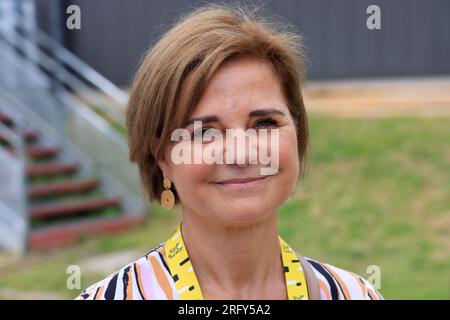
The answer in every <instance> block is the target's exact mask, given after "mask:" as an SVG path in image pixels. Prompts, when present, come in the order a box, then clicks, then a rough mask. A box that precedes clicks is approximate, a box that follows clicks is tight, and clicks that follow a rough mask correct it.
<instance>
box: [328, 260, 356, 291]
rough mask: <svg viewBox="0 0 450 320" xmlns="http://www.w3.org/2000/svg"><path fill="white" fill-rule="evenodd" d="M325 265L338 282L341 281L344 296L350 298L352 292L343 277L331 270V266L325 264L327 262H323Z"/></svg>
mask: <svg viewBox="0 0 450 320" xmlns="http://www.w3.org/2000/svg"><path fill="white" fill-rule="evenodd" d="M323 266H324V267H325V269H327V270H328V271H329V272H330V273H331V274H332V275H333V276H334V278H335V279H336V280H337V282H338V283H339V285H340V286H341V288H342V291H344V297H345V299H350V292H349V291H348V288H347V286H346V285H345V283H344V281H343V280H342V279H341V277H339V276H338V274H337V273H335V272H333V271H332V270H331V267H330V268H328V267H327V266H326V265H325V263H324V264H323Z"/></svg>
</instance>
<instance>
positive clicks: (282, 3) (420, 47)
mask: <svg viewBox="0 0 450 320" xmlns="http://www.w3.org/2000/svg"><path fill="white" fill-rule="evenodd" d="M53 1H56V0H53ZM61 1H63V2H62V4H63V5H61V8H59V9H56V10H59V12H60V14H61V17H62V19H61V22H60V25H61V28H63V30H65V32H64V33H63V41H64V42H65V44H66V45H67V46H68V47H69V48H70V49H71V50H72V51H74V52H75V53H76V54H78V55H79V56H80V57H81V58H82V59H83V60H85V61H86V62H88V64H90V65H91V66H93V67H94V68H96V69H97V70H99V71H100V72H101V73H103V74H104V75H106V76H107V77H108V78H110V79H111V80H113V81H114V82H116V83H117V84H120V85H126V84H127V83H128V82H129V80H130V78H131V76H132V74H133V72H134V71H135V69H136V66H137V64H138V62H139V60H140V58H141V57H142V55H143V53H144V51H145V49H146V48H148V47H149V46H150V45H151V43H152V41H154V39H155V38H156V37H157V36H158V35H160V34H161V33H162V31H163V30H165V29H164V28H165V27H167V26H168V25H169V24H170V23H171V22H172V21H173V19H174V18H175V17H176V16H177V15H179V14H180V13H182V12H183V11H186V10H189V8H191V7H192V6H193V5H199V4H202V3H204V2H199V1H191V0H168V1H153V0H127V1H125V0H95V1H94V0H70V1H66V0H61ZM39 2H40V1H39V0H38V3H39ZM265 3H266V8H267V9H268V10H269V11H271V12H273V13H274V14H277V15H279V16H281V17H282V18H284V19H285V20H286V21H287V22H289V23H291V24H293V25H295V26H296V27H297V29H298V31H299V32H300V33H301V34H302V35H303V36H304V37H305V45H306V47H307V48H308V58H309V62H308V77H309V78H315V79H317V78H319V79H323V78H354V77H381V76H382V77H387V76H410V75H413V76H416V75H441V74H447V75H448V74H450V61H449V57H450V0H384V1H380V0H266V1H265ZM70 4H77V5H79V6H80V8H81V25H82V29H81V30H75V31H69V30H67V29H66V28H65V26H64V23H65V19H66V17H67V15H66V14H65V8H66V7H67V6H68V5H70ZM371 4H377V5H379V6H380V7H381V26H382V29H381V30H368V29H367V27H366V19H367V17H368V15H367V14H366V8H367V7H368V6H369V5H371ZM51 5H52V0H42V2H41V4H40V5H39V7H40V12H41V13H42V14H43V15H45V14H46V12H52V11H48V10H46V8H47V7H48V6H51ZM54 11H55V10H53V13H54ZM45 20H46V19H45V18H42V19H41V21H42V25H43V26H45V25H46V24H45V22H44V21H45ZM53 21H54V20H53ZM49 25H51V24H49V23H47V26H46V27H47V28H48V26H49ZM53 25H54V23H53ZM53 33H54V32H53Z"/></svg>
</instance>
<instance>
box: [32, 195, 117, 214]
mask: <svg viewBox="0 0 450 320" xmlns="http://www.w3.org/2000/svg"><path fill="white" fill-rule="evenodd" d="M119 204H120V198H119V197H109V198H100V199H92V200H91V199H90V200H79V201H70V202H69V201H67V202H60V203H56V204H50V205H39V206H36V207H34V208H31V218H34V219H36V218H48V217H56V216H67V215H71V214H78V213H85V212H89V211H94V210H99V209H104V208H107V207H117V206H118V205H119Z"/></svg>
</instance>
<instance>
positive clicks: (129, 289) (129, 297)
mask: <svg viewBox="0 0 450 320" xmlns="http://www.w3.org/2000/svg"><path fill="white" fill-rule="evenodd" d="M132 267H133V266H130V269H128V272H127V275H128V286H127V300H133V281H132V278H131V268H132Z"/></svg>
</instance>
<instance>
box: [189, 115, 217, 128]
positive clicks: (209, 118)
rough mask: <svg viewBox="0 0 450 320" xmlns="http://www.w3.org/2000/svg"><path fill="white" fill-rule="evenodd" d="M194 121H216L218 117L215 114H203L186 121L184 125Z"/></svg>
mask: <svg viewBox="0 0 450 320" xmlns="http://www.w3.org/2000/svg"><path fill="white" fill-rule="evenodd" d="M194 121H201V122H202V123H209V122H218V121H219V118H218V117H217V116H204V117H197V118H192V119H190V120H189V121H188V122H187V124H186V126H188V125H190V124H193V123H194Z"/></svg>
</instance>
